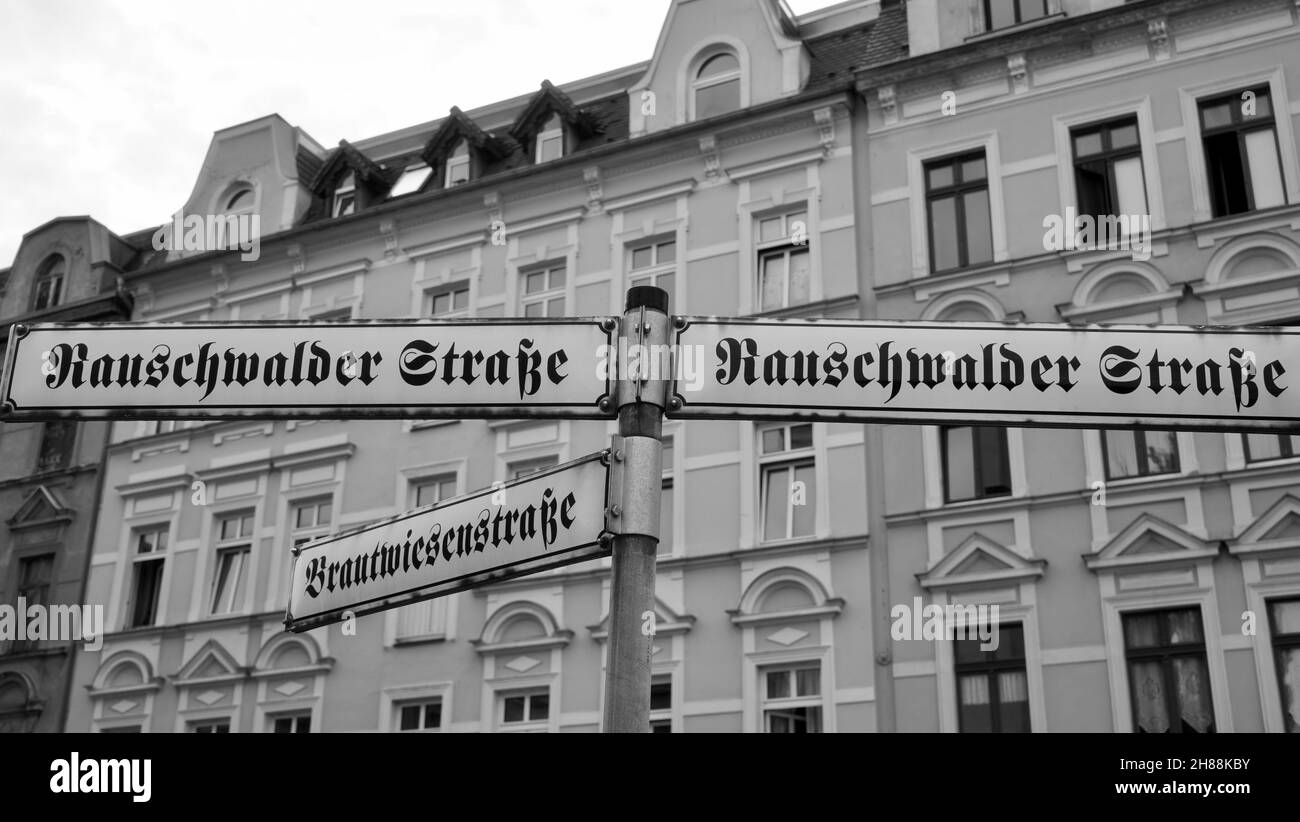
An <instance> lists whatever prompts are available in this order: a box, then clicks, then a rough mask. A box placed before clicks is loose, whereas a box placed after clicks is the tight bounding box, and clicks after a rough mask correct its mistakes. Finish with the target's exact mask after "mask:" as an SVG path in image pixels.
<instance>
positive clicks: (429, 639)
mask: <svg viewBox="0 0 1300 822" xmlns="http://www.w3.org/2000/svg"><path fill="white" fill-rule="evenodd" d="M446 641H447V635H446V634H445V633H443V634H429V635H428V636H403V637H398V638H397V639H394V640H393V647H394V648H405V647H406V646H408V645H429V644H432V643H434V642H446Z"/></svg>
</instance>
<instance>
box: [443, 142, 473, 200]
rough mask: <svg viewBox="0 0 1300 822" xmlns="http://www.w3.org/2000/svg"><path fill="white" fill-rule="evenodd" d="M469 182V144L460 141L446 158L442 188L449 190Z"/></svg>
mask: <svg viewBox="0 0 1300 822" xmlns="http://www.w3.org/2000/svg"><path fill="white" fill-rule="evenodd" d="M468 182H469V143H467V142H466V141H465V140H461V141H460V142H458V143H456V148H454V149H452V152H451V154H450V155H448V157H447V172H446V176H445V178H444V182H443V186H444V187H445V188H451V187H452V186H458V185H460V184H461V183H468Z"/></svg>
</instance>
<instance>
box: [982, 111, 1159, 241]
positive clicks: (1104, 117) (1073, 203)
mask: <svg viewBox="0 0 1300 822" xmlns="http://www.w3.org/2000/svg"><path fill="white" fill-rule="evenodd" d="M1123 117H1137V126H1138V149H1139V150H1140V151H1141V152H1142V182H1143V185H1144V186H1145V188H1146V197H1147V213H1148V216H1149V217H1150V224H1151V231H1152V232H1156V231H1162V230H1164V229H1165V228H1166V222H1165V198H1164V190H1163V188H1162V187H1161V183H1160V158H1159V152H1158V151H1157V150H1156V149H1157V143H1156V130H1155V123H1154V120H1153V119H1152V115H1151V98H1150V96H1145V97H1140V98H1137V99H1135V100H1126V101H1124V102H1121V103H1116V104H1115V105H1111V106H1105V107H1102V108H1094V109H1088V110H1086V111H1076V112H1072V113H1070V114H1062V115H1058V116H1056V117H1053V118H1052V131H1053V138H1054V140H1055V145H1056V157H1057V163H1056V182H1057V189H1058V190H1059V191H1060V193H1061V202H1060V208H1061V210H1060V211H1059V212H1058V214H1059V215H1060V216H1061V217H1062V219H1064V216H1065V214H1066V212H1067V209H1073V210H1074V213H1076V214H1077V213H1078V212H1079V192H1078V188H1077V186H1075V181H1074V160H1075V157H1074V143H1073V141H1072V140H1071V139H1070V132H1071V131H1073V130H1074V129H1077V128H1080V127H1082V126H1088V125H1093V124H1097V125H1100V124H1102V123H1106V122H1109V121H1111V120H1118V119H1121V118H1123ZM991 196H992V189H991V188H990V197H991ZM1045 230H1046V229H1044V231H1045ZM1066 230H1071V227H1070V226H1066ZM1075 253H1083V254H1089V255H1090V256H1089V257H1088V259H1089V260H1092V259H1094V256H1092V255H1094V254H1095V258H1096V259H1103V258H1105V257H1130V256H1131V255H1132V252H1131V251H1128V250H1117V251H1109V252H1107V251H1106V250H1104V249H1098V250H1096V251H1095V252H1093V251H1090V250H1087V249H1085V250H1083V251H1081V252H1075ZM1152 254H1153V255H1154V254H1155V249H1154V248H1153V249H1152ZM994 259H995V260H996V259H997V254H996V252H995V253H994Z"/></svg>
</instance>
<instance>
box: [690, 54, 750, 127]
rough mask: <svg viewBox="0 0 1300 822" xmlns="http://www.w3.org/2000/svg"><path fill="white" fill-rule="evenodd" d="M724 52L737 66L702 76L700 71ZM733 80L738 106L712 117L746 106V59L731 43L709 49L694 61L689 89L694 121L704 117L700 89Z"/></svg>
mask: <svg viewBox="0 0 1300 822" xmlns="http://www.w3.org/2000/svg"><path fill="white" fill-rule="evenodd" d="M724 54H728V55H730V56H731V57H732V58H733V59H735V61H736V68H735V69H733V70H729V71H726V72H724V73H722V74H718V75H714V76H711V77H707V78H701V77H700V73H701V72H703V71H704V68H705V66H707V65H708V64H709V63H711V62H712V61H713V60H714V58H716V57H720V56H721V55H724ZM731 82H735V84H736V107H735V108H734V109H732V110H731V111H726V112H721V113H719V114H713V115H710V116H711V117H722V116H725V115H727V114H731V113H733V112H735V111H742V110H743V109H744V108H745V107H746V100H745V61H744V60H742V59H741V54H740V50H739V49H737V48H734V47H732V46H730V45H727V46H722V47H716V48H712V49H709V50H708V51H707V52H705V53H704V54H702V55H700V56H698V57H697V58H696V60H695V63H694V69H693V70H692V71H691V79H690V87H689V89H688V99H689V100H690V120H691V121H692V122H694V121H696V120H700V119H702V117H701V115H700V113H699V111H700V107H699V95H700V91H702V90H704V89H709V88H712V87H714V86H721V85H725V84H727V83H731Z"/></svg>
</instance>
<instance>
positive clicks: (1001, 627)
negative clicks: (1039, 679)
mask: <svg viewBox="0 0 1300 822" xmlns="http://www.w3.org/2000/svg"><path fill="white" fill-rule="evenodd" d="M992 627H993V630H995V631H997V632H998V633H999V634H1000V633H1001V632H1002V631H1005V630H1007V629H1008V628H1011V627H1014V628H1015V629H1016V630H1018V631H1020V647H1021V650H1022V654H1021V656H1020V657H1019V658H1018V659H1003V660H995V659H991V658H986V659H981V660H980V661H978V662H958V661H957V660H958V658H959V656H960V655H959V654H958V653H957V643H959V642H963V641H965V642H971V641H974V642H979V640H978V639H976V640H971V639H969V638H968V639H966V640H960V639H954V640H952V643H953V645H952V672H953V685H954V689H955V693H956V697H957V732H958V733H977V732H976V731H967V730H965V729H964V728H963V727H962V724H963V722H962V713H963V712H962V701H961V681H962V677H963V676H974V675H977V674H984V675H985V676H987V678H988V679H987V681H988V688H989V717H990V725H991V727H990V729H989V732H990V733H1015V732H1014V731H1003V730H1002V728H1001V724H1002V714H1001V709H1002V700H1001V698H1000V697H1001V689H1000V686H999V685H998V674H1001V673H1004V672H1007V671H1020V672H1021V673H1023V674H1024V676H1025V708H1024V711H1025V728H1026V732H1027V733H1028V732H1031V731H1032V730H1033V725H1034V720H1033V711H1032V710H1031V708H1030V703H1031V700H1030V689H1031V688H1032V685H1031V683H1030V680H1029V649H1028V646H1027V644H1026V643H1027V642H1028V640H1027V638H1026V631H1025V624H1024V621H1023V620H1020V619H1015V620H1008V621H1006V622H999V623H997V624H996V625H994V626H992ZM967 636H968V637H969V632H968V633H967ZM998 641H999V647H1000V646H1001V642H1002V638H1001V637H999V640H998ZM981 653H983V654H985V655H988V654H991V653H994V652H993V651H981Z"/></svg>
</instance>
